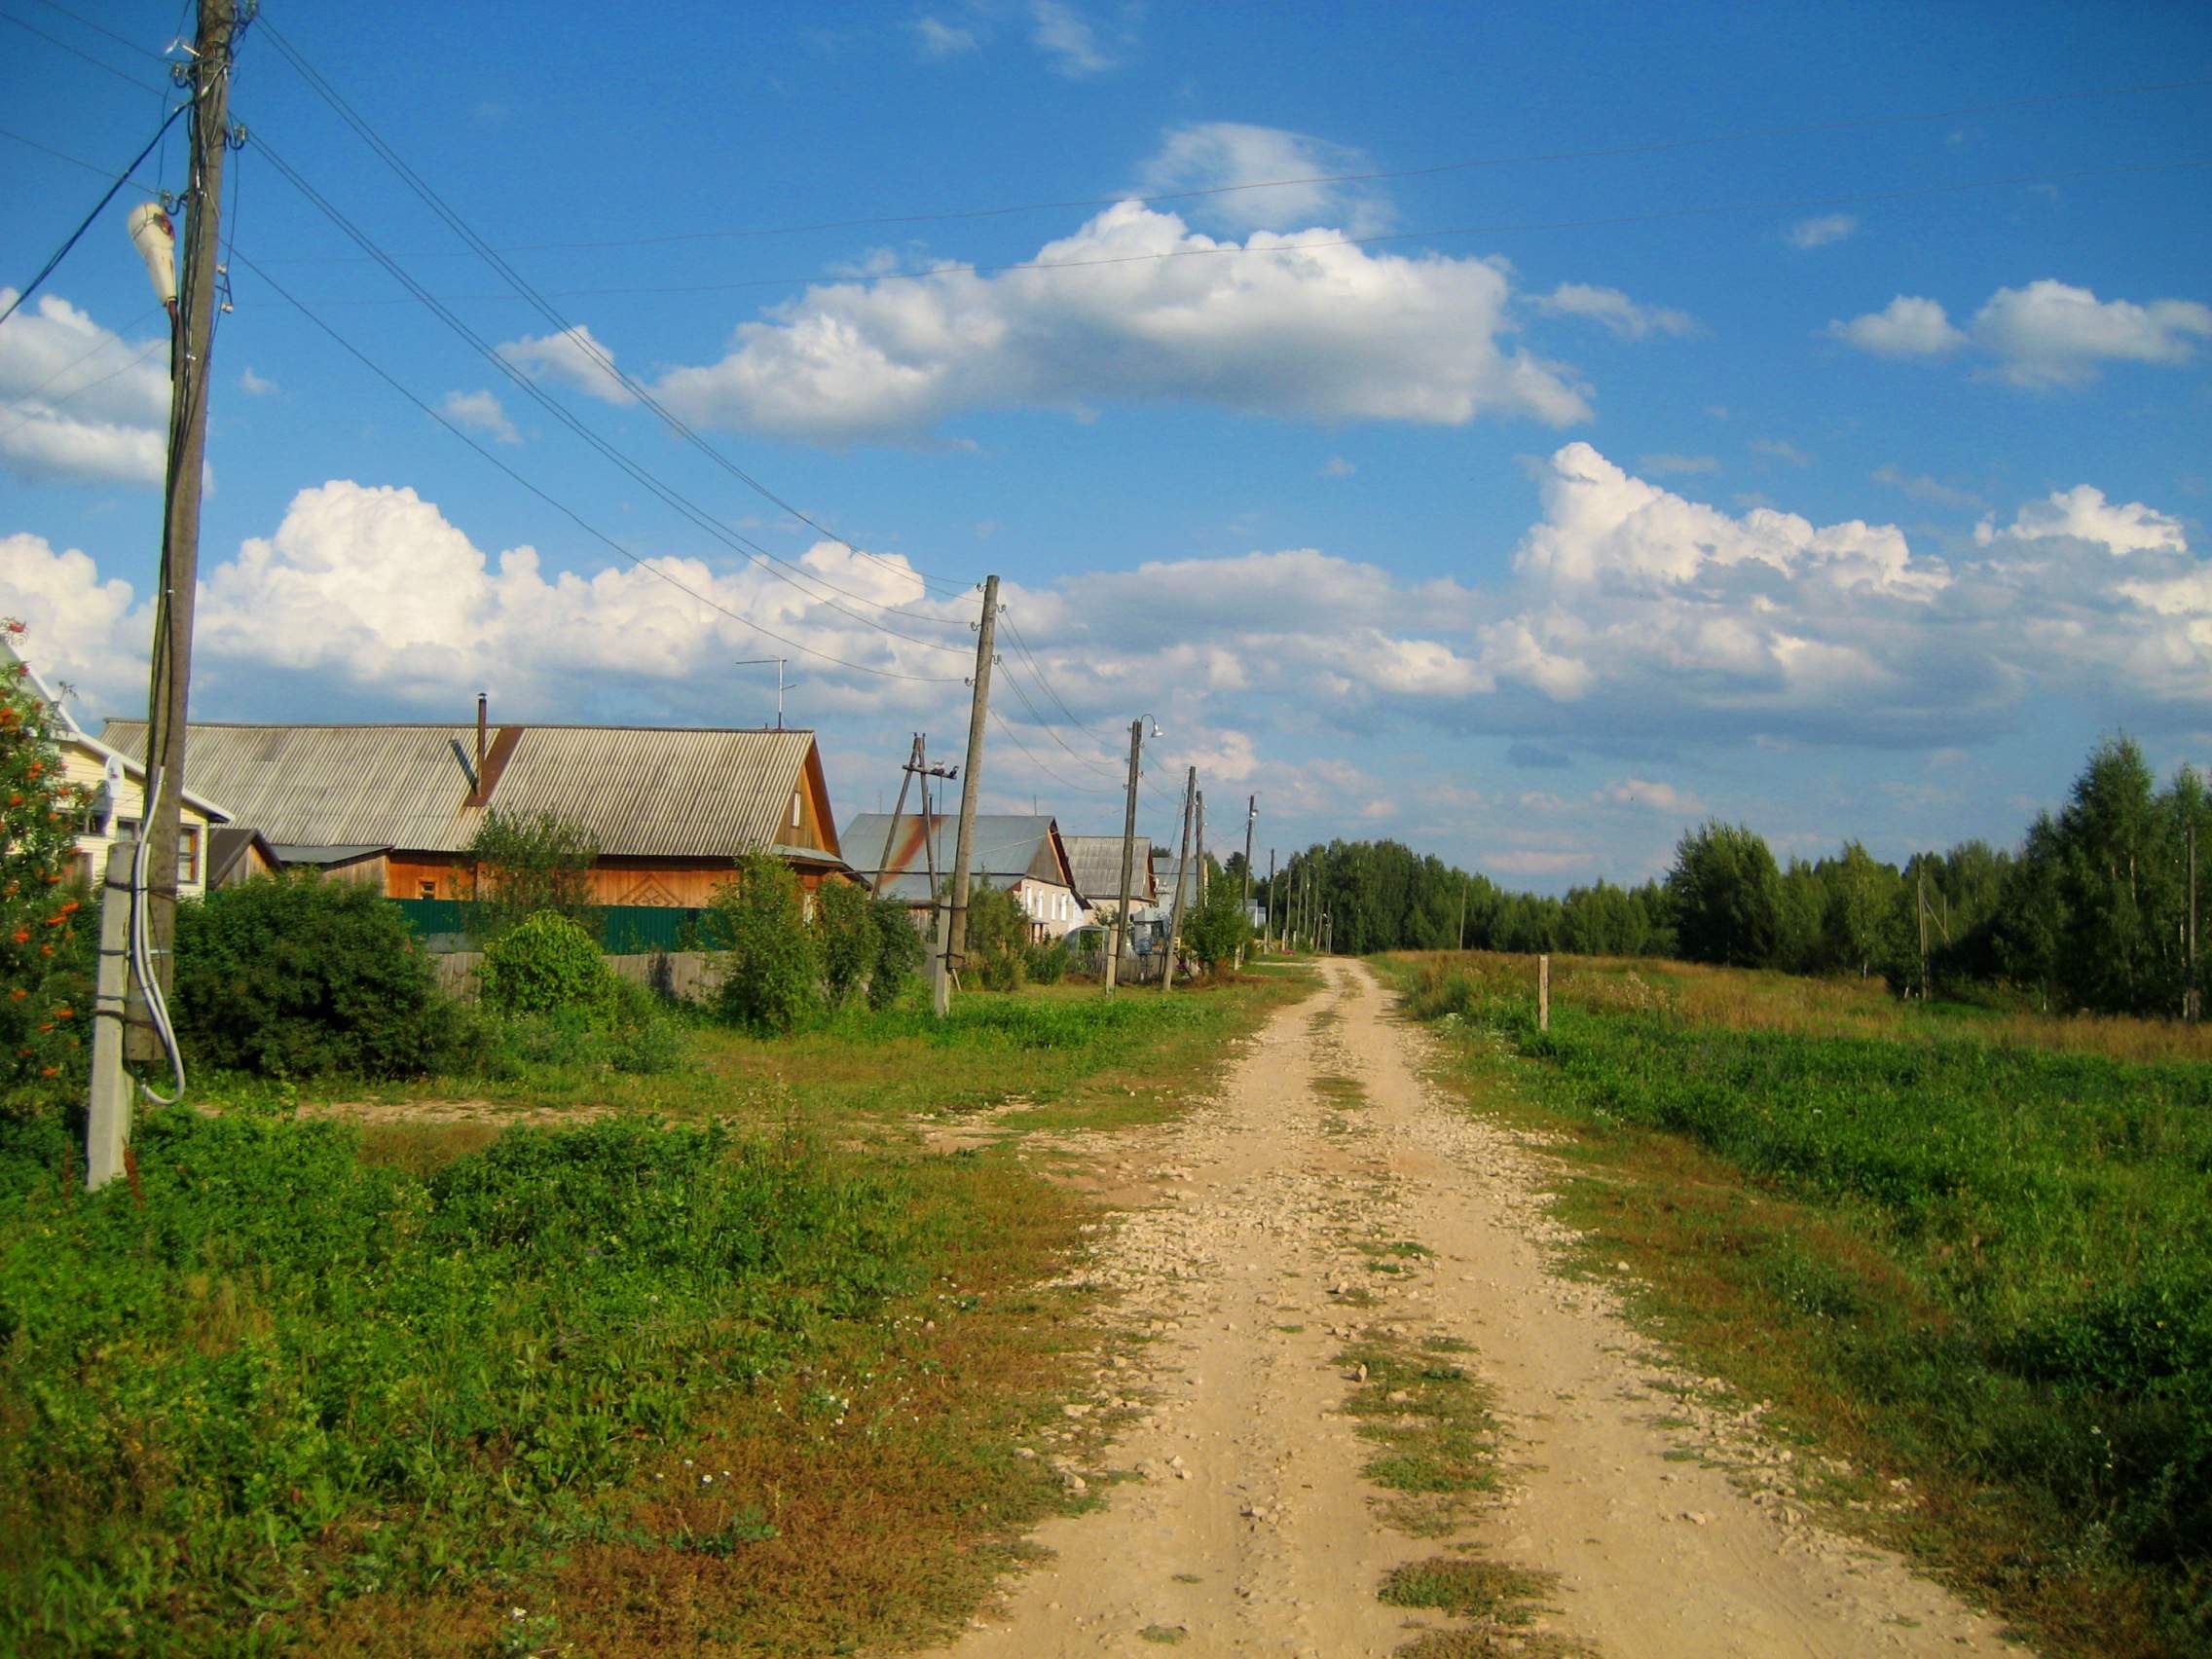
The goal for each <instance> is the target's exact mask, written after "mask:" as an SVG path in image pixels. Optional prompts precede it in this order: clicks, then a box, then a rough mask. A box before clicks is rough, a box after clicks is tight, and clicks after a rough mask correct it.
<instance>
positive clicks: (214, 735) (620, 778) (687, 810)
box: [104, 719, 839, 863]
mask: <svg viewBox="0 0 2212 1659" xmlns="http://www.w3.org/2000/svg"><path fill="white" fill-rule="evenodd" d="M491 730H492V734H493V736H494V737H496V738H497V737H503V736H504V735H505V734H508V733H513V734H514V739H513V744H512V749H511V753H510V754H509V755H508V756H507V758H506V763H505V765H504V766H503V767H500V768H499V769H498V772H497V774H496V776H495V777H494V779H493V787H492V791H491V798H490V800H489V801H488V802H487V803H486V805H485V806H483V807H479V806H476V805H473V804H471V798H472V797H471V792H472V791H473V789H474V786H475V779H474V776H473V772H474V768H475V764H476V727H475V726H474V725H472V724H471V725H229V724H218V723H208V724H202V723H200V722H197V721H196V722H194V724H193V726H192V730H191V735H190V738H189V740H188V743H187V747H186V750H185V771H186V774H187V776H188V777H189V779H190V781H191V783H192V785H193V787H194V788H196V789H199V788H205V789H206V790H207V791H208V793H214V794H218V795H220V796H221V798H222V799H224V800H225V801H226V802H228V803H230V805H231V810H232V812H233V814H234V815H235V817H236V818H237V820H238V822H240V824H245V825H250V826H252V827H253V828H254V829H257V830H260V831H261V832H262V833H263V834H264V835H266V836H267V837H268V838H269V839H270V840H271V841H273V842H278V843H288V844H294V845H313V846H340V845H368V844H371V843H374V844H377V845H381V846H388V847H392V848H396V849H400V850H405V851H421V852H449V853H450V852H460V851H461V850H462V849H463V848H464V847H466V846H467V845H468V842H469V840H470V838H471V837H472V836H473V835H474V834H475V833H476V830H477V827H478V825H479V824H480V823H481V822H482V820H483V817H484V814H485V812H487V811H490V810H497V811H498V812H501V813H503V814H505V815H508V816H510V817H525V816H528V817H535V815H536V814H538V813H541V812H547V813H551V814H552V815H553V816H554V817H555V818H557V819H559V820H561V821H562V822H563V823H564V824H571V825H574V826H576V827H577V828H579V829H582V830H586V831H588V832H589V833H591V834H592V835H594V836H595V837H597V839H598V841H599V850H600V852H601V853H602V854H604V855H612V856H617V857H623V856H627V857H646V858H651V857H659V858H696V857H713V858H721V857H731V858H734V857H735V856H737V855H738V854H739V853H742V852H745V851H747V850H749V849H752V848H755V847H764V846H775V845H777V844H778V843H788V842H790V841H791V840H792V839H793V833H792V830H791V806H792V796H793V793H798V792H802V791H805V790H806V789H807V788H808V773H809V770H810V768H811V769H812V770H813V772H814V773H815V775H816V776H817V777H818V776H819V772H820V765H821V762H820V760H819V758H818V757H816V756H815V753H814V734H813V733H812V732H810V731H740V730H726V729H719V728H705V729H700V728H691V729H682V728H678V729H669V728H663V727H652V726H575V725H526V726H519V727H518V726H514V725H505V726H494V727H493V728H491ZM104 735H105V737H106V740H107V741H108V742H109V743H111V744H113V745H114V746H115V747H116V748H118V749H121V750H123V751H125V752H126V753H130V754H136V753H139V752H142V751H143V750H144V748H145V742H146V722H145V721H143V720H120V719H118V720H110V721H108V722H107V727H106V730H105V733H104ZM826 793H827V792H825V794H826ZM825 804H826V801H825ZM822 820H823V821H822V829H823V836H824V840H825V842H826V843H827V846H826V848H825V850H824V852H823V853H809V854H808V855H807V856H812V857H826V859H827V861H828V862H830V863H836V862H839V861H838V851H837V841H836V830H835V827H834V825H833V823H832V822H831V821H830V819H829V817H828V815H827V813H825V814H823V815H822ZM798 850H799V849H793V851H794V852H795V851H798Z"/></svg>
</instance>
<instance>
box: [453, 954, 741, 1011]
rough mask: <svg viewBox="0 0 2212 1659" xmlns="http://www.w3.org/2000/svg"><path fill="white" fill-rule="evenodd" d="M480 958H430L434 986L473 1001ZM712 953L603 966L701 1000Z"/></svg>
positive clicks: (613, 960) (710, 981)
mask: <svg viewBox="0 0 2212 1659" xmlns="http://www.w3.org/2000/svg"><path fill="white" fill-rule="evenodd" d="M483 960H484V953H483V952H482V951H481V950H453V951H447V952H446V953H445V954H443V955H439V956H433V957H431V958H430V965H431V967H432V968H433V969H434V970H435V971H436V973H437V977H438V987H439V989H441V990H444V991H447V992H449V993H451V994H452V995H454V996H457V997H465V998H468V999H470V1000H472V1001H473V1000H474V998H475V996H476V991H477V984H476V970H477V967H478V965H479V964H480V963H482V962H483ZM713 961H714V958H713V955H712V953H710V952H708V951H704V950H646V951H639V952H635V953H632V954H626V955H622V956H609V957H608V958H607V966H608V971H609V972H611V973H612V974H613V975H614V976H615V977H617V978H622V979H628V980H629V981H630V982H631V983H632V984H636V985H645V986H648V987H650V988H651V989H653V990H656V991H658V992H660V993H661V994H662V995H663V996H671V997H677V998H680V999H681V1000H682V1001H684V1002H704V1001H706V1000H707V999H708V998H709V997H710V996H712V995H713V994H714V985H715V971H714V968H713V966H712V964H713Z"/></svg>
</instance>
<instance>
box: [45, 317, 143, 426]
mask: <svg viewBox="0 0 2212 1659" xmlns="http://www.w3.org/2000/svg"><path fill="white" fill-rule="evenodd" d="M159 310H161V308H160V307H159V306H148V307H147V308H146V309H145V310H144V311H142V312H140V313H138V314H137V315H136V316H134V317H132V318H131V319H130V320H129V322H127V323H125V324H124V325H123V326H122V327H121V328H119V329H117V330H116V331H115V332H114V333H113V334H111V335H109V336H108V337H107V338H106V339H104V340H102V341H101V342H100V343H99V344H98V345H96V346H94V347H93V348H92V350H90V351H81V352H79V353H78V354H77V355H76V356H74V357H72V358H70V359H69V360H68V361H67V362H66V363H63V364H62V365H61V367H59V368H58V369H55V371H54V373H52V374H50V375H48V376H47V377H46V379H44V380H42V381H40V382H39V383H38V385H36V386H34V387H31V388H30V389H29V390H28V391H22V392H18V393H17V394H16V395H15V396H14V397H12V398H10V399H9V400H8V407H9V408H11V409H20V408H21V407H22V406H23V405H24V404H26V403H29V402H32V401H34V400H37V399H38V394H39V393H40V392H42V391H44V390H45V389H46V388H47V387H50V386H52V385H53V384H54V383H55V381H57V380H59V379H60V378H61V377H62V376H63V375H65V374H67V373H68V372H69V371H70V370H71V369H73V368H75V367H76V366H77V365H78V364H79V363H89V362H91V361H92V359H93V358H94V357H96V356H98V355H99V354H100V353H101V352H102V351H105V350H107V349H108V348H109V347H110V346H121V345H122V344H123V337H124V335H125V334H127V333H129V331H130V330H131V329H133V328H136V327H137V326H138V325H139V324H140V323H142V322H144V321H145V320H146V319H147V318H148V317H150V316H152V315H153V314H154V313H156V312H158V311H159ZM164 344H165V342H163V341H160V340H152V341H148V342H147V344H146V349H145V350H142V351H140V352H139V353H138V355H137V356H135V357H133V358H131V359H130V362H129V363H126V364H124V365H123V367H124V368H125V369H128V368H129V367H131V366H132V364H136V363H142V362H144V361H145V360H146V359H147V358H148V357H150V356H151V355H153V353H154V352H156V351H158V350H161V348H162V347H163V345H164ZM122 372H123V370H122V369H118V370H117V371H116V373H117V374H121V373H122ZM111 378H113V377H112V376H107V375H102V376H101V377H100V380H97V381H87V382H86V383H85V384H84V385H83V386H80V387H72V388H71V389H70V390H68V391H65V392H63V393H62V397H63V398H70V397H75V396H77V395H78V394H79V393H81V392H86V391H90V390H91V389H92V387H95V386H98V385H99V384H100V381H104V380H108V379H111Z"/></svg>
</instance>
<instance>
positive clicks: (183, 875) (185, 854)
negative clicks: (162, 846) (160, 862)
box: [176, 830, 200, 887]
mask: <svg viewBox="0 0 2212 1659" xmlns="http://www.w3.org/2000/svg"><path fill="white" fill-rule="evenodd" d="M176 879H177V885H178V886H180V887H190V886H192V885H194V884H195V883H197V882H198V881H199V880H200V831H199V830H178V831H177V832H176Z"/></svg>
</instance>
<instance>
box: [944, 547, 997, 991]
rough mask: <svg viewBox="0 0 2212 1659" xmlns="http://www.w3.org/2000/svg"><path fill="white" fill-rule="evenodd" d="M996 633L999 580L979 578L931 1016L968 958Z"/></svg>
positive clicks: (987, 577) (950, 988) (989, 577)
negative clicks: (972, 674) (971, 867)
mask: <svg viewBox="0 0 2212 1659" xmlns="http://www.w3.org/2000/svg"><path fill="white" fill-rule="evenodd" d="M998 631H999V579H998V577H996V576H986V577H984V578H983V618H982V620H981V621H980V622H979V623H977V627H976V695H975V699H974V701H973V702H972V703H971V704H970V705H969V709H968V776H967V777H966V778H965V779H964V780H962V782H961V785H960V837H959V841H958V843H957V845H956V847H955V849H954V852H953V855H952V857H953V865H952V926H951V929H950V937H949V938H947V940H945V948H944V955H945V977H944V978H943V979H941V980H940V981H939V984H938V992H937V1012H938V1014H940V1015H942V1014H946V1013H948V1012H949V1011H950V1010H951V1007H952V987H951V977H952V976H953V975H954V974H957V973H958V972H959V971H960V969H961V967H962V966H963V965H964V964H965V963H966V961H967V956H968V862H969V860H970V858H971V857H972V856H973V855H974V853H975V850H976V792H977V788H978V787H979V786H980V785H981V783H982V780H983V721H984V719H986V718H988V716H989V715H990V712H991V646H992V644H993V642H995V641H996V640H997V639H998Z"/></svg>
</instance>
